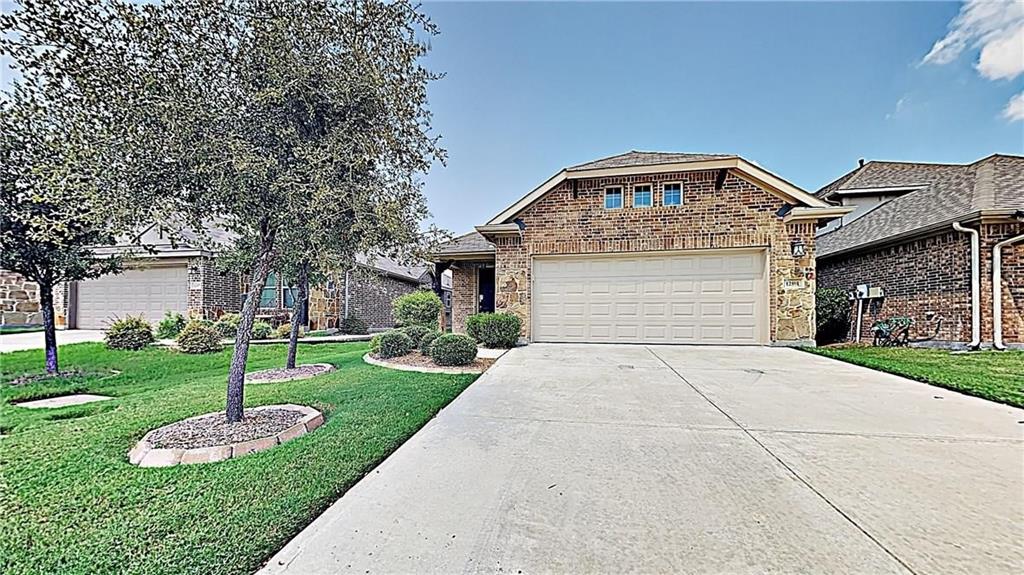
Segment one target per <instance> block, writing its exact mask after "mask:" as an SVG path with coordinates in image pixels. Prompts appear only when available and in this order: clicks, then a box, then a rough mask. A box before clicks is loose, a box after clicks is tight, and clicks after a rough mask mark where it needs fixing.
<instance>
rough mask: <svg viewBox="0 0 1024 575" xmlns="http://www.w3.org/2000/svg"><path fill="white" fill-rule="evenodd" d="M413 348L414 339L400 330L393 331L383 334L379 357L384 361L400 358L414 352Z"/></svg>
mask: <svg viewBox="0 0 1024 575" xmlns="http://www.w3.org/2000/svg"><path fill="white" fill-rule="evenodd" d="M412 346H413V343H412V338H410V337H409V336H408V335H406V334H404V333H402V332H400V331H398V330H391V331H388V332H384V333H383V334H381V336H380V349H379V350H378V351H377V356H378V357H382V358H384V359H387V358H389V357H398V356H400V355H405V354H407V353H409V352H410V351H412Z"/></svg>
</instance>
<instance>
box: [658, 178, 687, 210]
mask: <svg viewBox="0 0 1024 575" xmlns="http://www.w3.org/2000/svg"><path fill="white" fill-rule="evenodd" d="M661 204H662V205H663V206H681V205H683V185H682V184H680V183H678V182H676V183H672V184H665V185H664V186H663V187H662V196H661Z"/></svg>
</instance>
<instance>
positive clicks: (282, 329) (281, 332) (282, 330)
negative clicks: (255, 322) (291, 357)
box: [274, 323, 302, 339]
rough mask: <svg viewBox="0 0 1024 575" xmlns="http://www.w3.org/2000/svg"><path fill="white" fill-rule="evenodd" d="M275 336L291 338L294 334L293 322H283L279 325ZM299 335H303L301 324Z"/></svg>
mask: <svg viewBox="0 0 1024 575" xmlns="http://www.w3.org/2000/svg"><path fill="white" fill-rule="evenodd" d="M274 336H275V337H276V338H277V339H288V338H290V337H291V336H292V324H290V323H282V324H281V325H279V326H277V329H276V330H274ZM299 337H302V326H301V325H300V326H299Z"/></svg>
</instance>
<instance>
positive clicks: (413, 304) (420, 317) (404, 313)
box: [391, 290, 443, 329]
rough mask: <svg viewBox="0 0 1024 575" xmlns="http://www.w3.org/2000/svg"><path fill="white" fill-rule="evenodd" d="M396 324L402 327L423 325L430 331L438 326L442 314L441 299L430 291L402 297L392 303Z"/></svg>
mask: <svg viewBox="0 0 1024 575" xmlns="http://www.w3.org/2000/svg"><path fill="white" fill-rule="evenodd" d="M391 305H392V307H394V311H395V322H397V323H398V325H400V326H407V325H422V326H423V327H425V328H427V329H430V328H433V327H436V326H437V320H438V317H439V314H440V313H441V308H442V307H443V305H442V304H441V298H439V297H437V294H436V293H434V292H432V291H428V290H419V291H415V292H413V293H407V294H405V295H403V296H400V297H398V298H396V299H395V301H394V302H392V304H391Z"/></svg>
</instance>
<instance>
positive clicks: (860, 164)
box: [857, 158, 864, 168]
mask: <svg viewBox="0 0 1024 575" xmlns="http://www.w3.org/2000/svg"><path fill="white" fill-rule="evenodd" d="M857 164H858V165H859V167H861V168H863V167H864V158H861V159H859V160H857Z"/></svg>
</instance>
